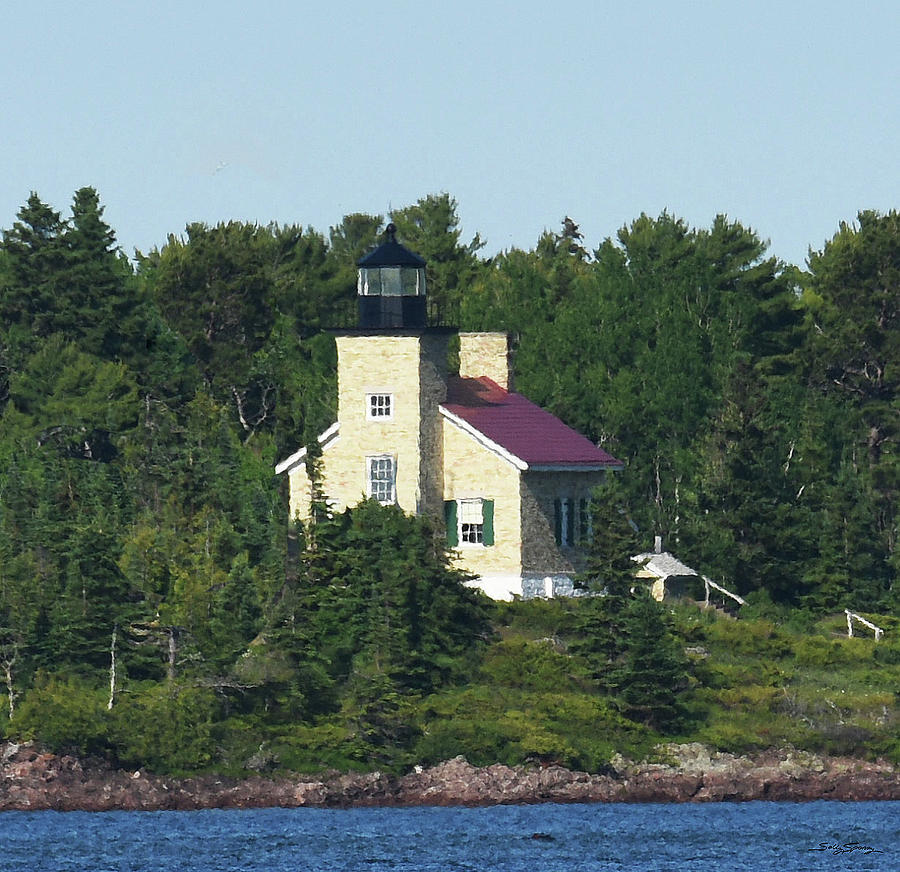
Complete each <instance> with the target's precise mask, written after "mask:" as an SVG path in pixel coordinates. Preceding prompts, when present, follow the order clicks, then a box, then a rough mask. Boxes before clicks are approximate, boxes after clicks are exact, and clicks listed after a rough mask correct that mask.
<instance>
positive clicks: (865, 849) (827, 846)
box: [812, 842, 884, 854]
mask: <svg viewBox="0 0 900 872" xmlns="http://www.w3.org/2000/svg"><path fill="white" fill-rule="evenodd" d="M812 850H813V851H829V852H830V853H832V854H852V853H853V852H854V851H858V852H859V853H860V854H883V853H884V851H879V850H878V848H873V847H872V846H871V845H862V844H860V843H859V842H844V844H843V845H837V844H833V843H831V842H819V847H818V848H813V849H812Z"/></svg>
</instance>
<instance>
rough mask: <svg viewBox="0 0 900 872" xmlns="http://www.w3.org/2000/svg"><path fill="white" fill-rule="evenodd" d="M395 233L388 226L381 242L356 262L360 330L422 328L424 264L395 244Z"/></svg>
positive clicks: (391, 227)
mask: <svg viewBox="0 0 900 872" xmlns="http://www.w3.org/2000/svg"><path fill="white" fill-rule="evenodd" d="M396 233H397V228H396V227H395V226H394V225H393V224H388V226H387V229H386V231H385V236H386V239H385V241H384V242H382V243H381V245H379V246H378V248H376V249H375V250H374V251H373V252H371V253H370V254H367V255H366V256H365V257H364V258H362V259H361V260H360V261H358V262H357V266H358V267H359V278H358V282H357V299H358V300H359V326H360V327H361V328H364V329H384V328H404V327H411V328H415V329H419V328H424V327H425V320H426V312H425V261H424V260H423V259H422V258H421V257H419V255H417V254H414V253H413V252H411V251H410V250H409V249H408V248H404V246H402V245H401V244H400V243H399V242H397V239H396V236H395V234H396Z"/></svg>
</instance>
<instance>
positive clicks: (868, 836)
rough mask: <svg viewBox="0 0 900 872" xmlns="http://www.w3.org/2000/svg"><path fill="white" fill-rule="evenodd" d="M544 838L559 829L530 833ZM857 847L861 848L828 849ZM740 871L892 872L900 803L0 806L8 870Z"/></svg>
mask: <svg viewBox="0 0 900 872" xmlns="http://www.w3.org/2000/svg"><path fill="white" fill-rule="evenodd" d="M535 833H539V834H545V835H546V836H549V837H551V838H542V839H534V838H532V836H533V835H534V834H535ZM848 843H856V844H857V845H858V846H859V847H850V848H847V849H843V852H842V853H835V849H828V850H820V847H821V846H822V845H825V844H827V845H837V846H843V845H845V844H848ZM866 849H871V850H866ZM837 850H841V849H840V848H838V849H837ZM742 868H749V869H764V870H768V869H775V870H777V872H810V870H813V872H815V870H820V869H821V870H829V872H830V870H843V869H852V870H854V872H865V870H878V872H894V870H897V869H900V804H898V803H890V802H866V803H841V802H813V803H806V804H794V803H771V802H752V803H744V804H734V805H732V804H709V805H650V804H648V805H619V804H616V805H552V804H548V805H532V806H499V807H493V808H475V809H465V808H459V809H443V808H414V809H351V810H340V811H337V810H325V809H259V810H249V811H234V810H228V811H223V810H212V811H196V812H105V813H94V814H91V813H87V812H67V813H60V812H47V811H45V812H4V813H2V814H0V870H2V872H20V870H21V872H63V870H65V872H75V870H79V872H80V870H86V872H87V870H89V872H113V870H115V872H123V870H127V872H143V870H153V872H158V870H167V872H213V870H222V872H240V870H265V872H287V870H290V872H302V870H316V872H331V870H348V872H349V870H352V872H357V870H371V872H380V870H400V872H403V870H422V872H428V870H440V872H456V870H479V872H487V870H503V872H554V870H560V872H562V870H564V872H580V870H591V872H600V870H618V869H629V870H630V869H634V870H642V872H688V870H690V872H713V870H714V872H725V870H728V872H731V870H736V869H742Z"/></svg>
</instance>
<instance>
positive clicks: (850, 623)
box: [844, 609, 884, 642]
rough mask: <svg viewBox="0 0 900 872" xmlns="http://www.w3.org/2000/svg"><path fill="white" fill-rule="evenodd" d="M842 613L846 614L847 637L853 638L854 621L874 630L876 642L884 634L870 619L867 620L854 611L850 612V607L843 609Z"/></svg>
mask: <svg viewBox="0 0 900 872" xmlns="http://www.w3.org/2000/svg"><path fill="white" fill-rule="evenodd" d="M844 614H845V615H846V616H847V636H848V637H849V638H851V639H852V638H853V622H854V621H859V622H860V623H861V624H863V625H865V626H866V627H868V628H869V629H870V630H874V631H875V641H876V642H877V641H878V640H879V639H880V638H881V637H882V636H883V635H884V630H882V629H881V627H876V626H875V624H873V623H872V622H871V621H867V620H866V619H865V618H864V617H862V615H858V614H856V612H851V611H850V609H844Z"/></svg>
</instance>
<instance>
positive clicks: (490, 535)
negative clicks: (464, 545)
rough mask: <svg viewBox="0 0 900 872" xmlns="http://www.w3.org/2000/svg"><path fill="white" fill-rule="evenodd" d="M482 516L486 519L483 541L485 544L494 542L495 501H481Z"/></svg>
mask: <svg viewBox="0 0 900 872" xmlns="http://www.w3.org/2000/svg"><path fill="white" fill-rule="evenodd" d="M481 518H482V520H483V521H484V531H483V537H482V542H483V543H484V544H485V545H493V544H494V501H493V500H482V501H481Z"/></svg>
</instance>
